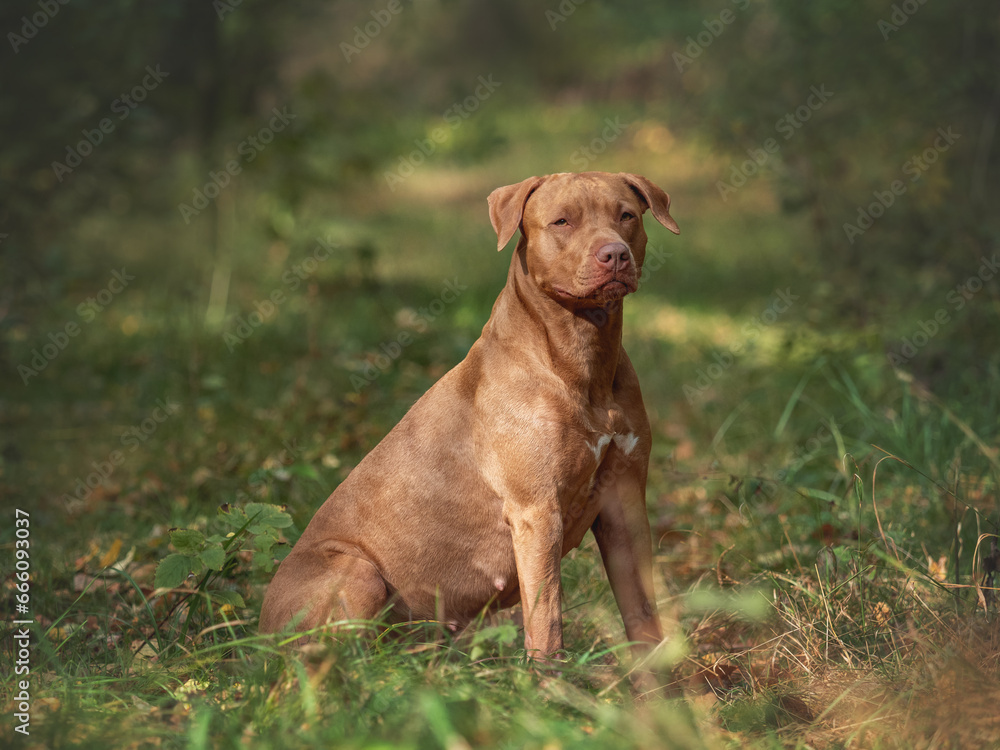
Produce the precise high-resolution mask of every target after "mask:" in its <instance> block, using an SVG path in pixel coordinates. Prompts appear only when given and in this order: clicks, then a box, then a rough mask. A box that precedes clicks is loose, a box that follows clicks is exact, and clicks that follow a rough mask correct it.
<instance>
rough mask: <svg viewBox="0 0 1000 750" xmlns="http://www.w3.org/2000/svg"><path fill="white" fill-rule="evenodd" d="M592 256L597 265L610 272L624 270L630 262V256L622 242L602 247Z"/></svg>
mask: <svg viewBox="0 0 1000 750" xmlns="http://www.w3.org/2000/svg"><path fill="white" fill-rule="evenodd" d="M594 255H595V257H596V258H597V262H598V263H600V264H601V265H602V266H605V267H607V268H609V269H611V270H612V271H621V270H624V269H626V268H628V264H629V263H630V262H631V261H632V254H631V253H630V252H629V249H628V245H626V244H625V243H624V242H612V243H609V244H607V245H604V246H603V247H601V248H599V249H598V250H597V252H596V253H594Z"/></svg>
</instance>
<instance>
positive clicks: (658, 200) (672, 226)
mask: <svg viewBox="0 0 1000 750" xmlns="http://www.w3.org/2000/svg"><path fill="white" fill-rule="evenodd" d="M620 174H621V176H622V177H623V178H624V179H625V182H626V183H627V184H628V186H629V187H630V188H632V190H633V192H635V193H636V195H638V196H639V197H640V198H642V199H643V200H644V201H645V202H646V206H648V207H649V209H650V210H651V211H652V212H653V216H654V217H656V220H657V221H658V222H660V223H661V224H662V225H663V226H665V227H666V228H667V229H669V230H670V231H671V232H673V233H674V234H680V233H681V230H680V227H678V226H677V222H676V221H674V218H673V217H672V216H671V215H670V196H669V195H667V194H666V193H664V192H663V191H662V190H661V189H660V188H659V187H657V186H656V185H654V184H653V183H652V182H650V181H649V180H647V179H646V178H645V177H643V176H642V175H638V174H629V173H628V172H621V173H620Z"/></svg>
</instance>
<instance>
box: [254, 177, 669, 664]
mask: <svg viewBox="0 0 1000 750" xmlns="http://www.w3.org/2000/svg"><path fill="white" fill-rule="evenodd" d="M489 207H490V220H491V221H492V222H493V228H494V229H495V230H496V233H497V238H498V243H497V247H498V249H499V250H502V249H503V248H504V246H505V245H506V244H507V242H508V240H510V238H511V237H512V236H513V235H514V233H515V232H516V231H517V230H518V228H520V229H521V238H520V240H519V241H518V243H517V248H516V250H515V251H514V258H513V261H512V262H511V265H510V272H509V273H508V276H507V284H506V286H505V287H504V289H503V291H502V292H501V293H500V296H499V297H498V298H497V301H496V303H495V304H494V306H493V314H492V315H491V316H490V319H489V320H488V321H487V323H486V325H485V327H484V328H483V335H482V337H481V338H480V339H479V340H478V341H477V342H476V343H475V344H474V345H473V347H472V349H471V350H470V352H469V355H468V356H467V357H466V358H465V360H463V361H462V362H461V363H460V364H458V365H457V366H456V367H455V368H454V369H453V370H451V371H450V372H449V373H447V374H446V375H445V376H444V377H443V378H441V380H440V381H438V382H437V383H436V384H435V385H434V386H433V387H432V388H431V389H430V390H429V391H427V393H425V394H424V396H423V397H422V398H420V400H418V401H417V402H416V404H414V405H413V408H411V409H410V411H409V412H408V413H407V414H406V416H404V417H403V419H402V421H400V423H399V424H398V425H396V427H395V428H394V429H393V430H392V431H391V432H390V433H389V434H388V435H386V437H385V438H384V439H383V440H382V442H380V443H379V444H378V445H377V446H375V448H374V449H373V450H372V451H371V453H369V454H368V456H366V457H365V459H364V460H363V461H362V462H361V463H360V464H358V466H357V467H356V468H355V469H354V470H353V471H352V472H351V473H350V475H349V476H348V477H347V479H345V480H344V482H343V483H342V484H341V485H340V486H339V487H338V488H337V489H336V490H335V491H334V493H333V494H332V495H331V496H330V498H329V499H328V500H327V501H326V502H325V503H324V504H323V506H322V507H321V508H320V509H319V510H318V511H317V512H316V515H315V517H314V518H313V519H312V522H311V523H310V524H309V526H308V527H307V528H306V530H305V532H304V533H303V534H302V537H301V538H300V539H299V541H298V543H297V544H296V545H295V547H294V549H293V550H292V551H291V553H290V554H289V556H288V557H287V558H286V559H285V560H284V562H282V564H281V567H279V568H278V571H277V573H276V574H275V576H274V580H273V581H272V582H271V585H270V587H269V588H268V590H267V595H266V596H265V599H264V606H263V610H262V611H261V617H260V630H261V631H262V632H274V631H278V630H281V629H283V628H285V627H286V626H288V625H289V624H290V623H294V626H295V628H296V629H298V630H305V629H310V628H314V627H316V626H318V625H322V624H324V623H328V622H333V621H336V620H342V619H372V618H375V617H376V616H378V615H379V614H380V613H381V612H383V610H385V609H387V608H388V609H389V613H390V614H389V618H390V619H393V620H398V621H403V620H413V619H425V618H426V619H438V620H443V621H445V622H447V623H448V624H449V625H451V626H453V627H459V626H463V625H465V624H467V623H468V622H469V621H471V620H472V619H473V618H475V617H476V616H477V615H478V614H479V613H480V612H482V611H483V609H484V608H489V609H499V608H503V607H509V606H512V605H514V604H516V603H518V602H520V603H521V605H522V607H523V610H524V645H525V648H526V649H527V650H528V651H529V652H534V653H535V655H538V656H545V655H548V654H551V653H552V652H554V651H556V650H558V649H560V648H562V617H561V614H562V613H561V608H560V598H561V584H560V576H559V569H560V560H561V559H562V557H563V556H564V555H565V554H566V553H567V552H569V550H571V549H573V548H574V547H576V546H577V545H579V544H580V542H581V540H582V539H583V536H584V534H586V532H587V529H591V530H592V531H593V532H594V536H595V537H596V539H597V544H598V546H599V547H600V550H601V556H602V557H603V559H604V566H605V568H606V570H607V573H608V578H609V580H610V582H611V589H612V591H613V592H614V595H615V599H616V601H617V602H618V607H619V609H620V610H621V613H622V617H623V618H624V622H625V632H626V634H627V636H628V638H629V639H630V640H632V641H637V642H640V643H642V644H656V643H658V642H659V641H660V640H661V638H662V635H661V630H660V623H659V619H658V617H657V614H656V606H655V599H654V597H653V582H652V544H651V539H650V532H649V522H648V519H647V517H646V499H645V492H646V469H647V464H648V462H649V449H650V430H649V420H648V419H647V417H646V411H645V408H644V407H643V403H642V394H641V393H640V392H639V381H638V379H637V378H636V374H635V370H633V369H632V363H631V362H630V361H629V358H628V356H627V355H626V354H625V350H624V349H623V348H622V343H621V339H622V300H623V298H624V297H625V295H627V294H629V293H630V292H634V291H635V290H636V288H637V286H638V281H639V274H640V272H641V269H642V262H643V259H644V257H645V251H646V233H645V231H644V229H643V226H642V219H641V216H642V214H643V213H644V212H645V210H646V209H647V208H649V209H650V210H651V211H652V214H653V216H655V217H656V219H657V220H658V221H659V222H660V223H661V224H663V225H664V226H665V227H667V228H668V229H670V230H671V231H672V232H674V233H675V234H676V233H679V230H678V228H677V224H676V223H675V222H674V220H673V219H672V218H671V217H670V213H669V210H668V209H669V207H670V197H669V196H668V195H667V194H666V193H664V192H663V191H662V190H661V189H660V188H658V187H657V186H656V185H654V184H653V183H651V182H650V181H649V180H647V179H646V178H645V177H640V176H638V175H633V174H624V173H623V174H606V173H603V172H585V173H581V174H556V175H549V176H547V177H532V178H529V179H527V180H525V181H523V182H520V183H518V184H516V185H508V186H507V187H503V188H499V189H497V190H495V191H494V192H493V193H492V194H491V195H490V197H489Z"/></svg>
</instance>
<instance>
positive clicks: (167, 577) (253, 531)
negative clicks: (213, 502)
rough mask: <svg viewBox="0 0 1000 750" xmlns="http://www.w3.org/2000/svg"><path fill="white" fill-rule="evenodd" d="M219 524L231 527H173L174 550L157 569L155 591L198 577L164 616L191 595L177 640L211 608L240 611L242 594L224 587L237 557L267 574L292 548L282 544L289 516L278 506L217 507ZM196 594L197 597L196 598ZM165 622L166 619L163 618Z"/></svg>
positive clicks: (172, 611)
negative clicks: (211, 529) (209, 529)
mask: <svg viewBox="0 0 1000 750" xmlns="http://www.w3.org/2000/svg"><path fill="white" fill-rule="evenodd" d="M218 521H219V522H220V524H221V526H222V527H223V529H225V528H228V529H233V530H231V531H224V532H220V533H214V534H209V535H206V534H205V533H204V532H202V531H199V530H197V529H174V530H173V531H171V532H170V543H171V544H172V545H173V547H174V549H175V550H177V551H176V552H173V553H172V554H169V555H167V556H166V557H165V558H163V560H161V561H160V563H159V565H157V567H156V577H155V580H154V583H155V585H156V587H157V588H166V589H177V588H179V587H180V586H181V585H182V584H183V583H184V582H185V581H187V580H188V579H189V578H191V577H197V576H201V579H200V580H199V581H198V583H197V584H196V585H195V586H194V588H193V589H192V590H191V591H190V592H189V593H187V594H185V595H184V596H183V597H181V598H180V599H179V600H178V601H177V603H176V604H175V605H174V606H173V607H172V608H171V610H170V612H169V613H168V617H169V616H170V615H172V614H173V613H174V612H176V611H178V610H179V608H180V606H181V605H182V604H183V603H184V602H186V601H188V600H189V599H191V598H192V597H194V601H193V603H191V604H190V605H189V606H188V613H187V617H186V618H185V620H184V626H183V630H182V632H181V634H180V635H181V638H183V637H184V636H185V635H186V634H187V633H188V632H189V631H190V628H191V626H192V623H193V622H194V621H196V620H198V618H197V617H196V613H197V612H198V610H199V607H200V605H203V608H202V613H203V615H205V616H207V617H208V618H209V619H210V612H211V605H212V604H214V605H216V606H218V607H220V608H222V612H223V613H225V612H226V611H227V608H228V610H229V611H231V610H232V609H236V608H243V607H245V606H246V603H245V602H244V600H243V597H242V595H241V594H240V593H239V592H238V591H235V590H234V589H232V588H230V587H227V586H226V585H224V583H223V582H224V581H227V580H228V579H229V577H230V575H231V573H232V572H233V571H234V570H235V569H236V567H237V566H238V564H239V561H240V557H241V554H240V553H244V552H249V553H251V554H250V561H251V562H250V565H251V570H263V571H265V572H268V573H269V572H271V571H272V570H273V569H274V562H275V560H276V559H277V560H281V559H284V557H285V556H286V555H287V554H288V552H289V550H290V547H289V546H288V545H287V544H281V543H280V530H281V529H284V528H287V527H288V526H290V525H291V524H292V517H291V516H290V515H288V513H286V512H285V511H284V510H282V509H281V508H280V507H278V506H276V505H270V504H267V503H248V504H247V505H246V506H244V507H240V506H236V505H229V504H228V503H227V504H225V505H222V506H220V508H219V515H218ZM195 595H197V596H195ZM165 619H166V618H165Z"/></svg>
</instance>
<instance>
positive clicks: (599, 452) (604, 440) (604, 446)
mask: <svg viewBox="0 0 1000 750" xmlns="http://www.w3.org/2000/svg"><path fill="white" fill-rule="evenodd" d="M610 444H611V435H601V436H600V437H599V438H597V445H591V446H590V450H592V451H593V452H594V460H595V461H597V463H601V461H602V460H603V459H604V454H605V453H607V452H608V446H609V445H610Z"/></svg>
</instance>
